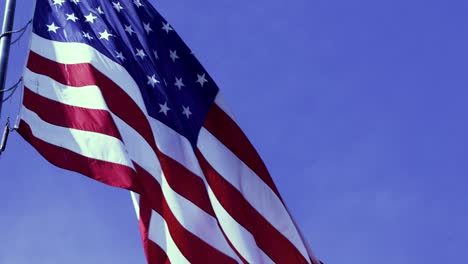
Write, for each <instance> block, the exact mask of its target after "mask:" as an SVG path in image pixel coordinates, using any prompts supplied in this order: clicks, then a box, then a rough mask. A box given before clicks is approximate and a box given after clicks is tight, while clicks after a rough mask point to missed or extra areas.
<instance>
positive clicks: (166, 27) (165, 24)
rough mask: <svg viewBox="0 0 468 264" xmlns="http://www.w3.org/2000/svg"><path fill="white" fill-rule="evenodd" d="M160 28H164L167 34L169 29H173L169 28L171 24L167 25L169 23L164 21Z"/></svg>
mask: <svg viewBox="0 0 468 264" xmlns="http://www.w3.org/2000/svg"><path fill="white" fill-rule="evenodd" d="M162 29H163V30H165V31H166V33H168V34H169V31H171V30H173V29H172V28H171V25H169V23H164V22H163V27H162Z"/></svg>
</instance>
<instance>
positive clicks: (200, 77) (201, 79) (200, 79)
mask: <svg viewBox="0 0 468 264" xmlns="http://www.w3.org/2000/svg"><path fill="white" fill-rule="evenodd" d="M197 77H198V80H197V83H199V84H200V85H201V87H203V84H205V83H206V82H208V80H206V78H205V74H202V75H199V74H197Z"/></svg>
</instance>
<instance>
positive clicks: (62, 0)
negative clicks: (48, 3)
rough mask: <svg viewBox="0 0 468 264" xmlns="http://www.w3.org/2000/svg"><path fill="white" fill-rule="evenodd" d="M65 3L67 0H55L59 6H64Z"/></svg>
mask: <svg viewBox="0 0 468 264" xmlns="http://www.w3.org/2000/svg"><path fill="white" fill-rule="evenodd" d="M63 3H65V0H54V2H53V4H54V5H59V6H62V4H63Z"/></svg>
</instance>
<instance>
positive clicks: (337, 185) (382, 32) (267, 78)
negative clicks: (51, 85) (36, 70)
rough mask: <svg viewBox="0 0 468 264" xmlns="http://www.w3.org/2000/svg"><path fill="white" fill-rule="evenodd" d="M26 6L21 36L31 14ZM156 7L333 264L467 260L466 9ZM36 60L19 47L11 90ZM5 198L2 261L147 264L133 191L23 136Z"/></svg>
mask: <svg viewBox="0 0 468 264" xmlns="http://www.w3.org/2000/svg"><path fill="white" fill-rule="evenodd" d="M17 2H18V8H17V13H16V14H17V16H16V20H15V22H16V23H15V24H16V26H17V27H19V26H20V25H22V24H24V23H25V22H26V21H27V20H29V19H30V17H31V12H32V10H31V4H30V0H18V1H17ZM152 2H153V3H154V4H155V6H156V8H157V9H158V10H159V11H160V12H161V13H162V14H163V15H164V16H165V17H166V19H167V20H168V21H169V22H171V23H172V25H173V26H174V28H175V29H176V30H177V32H178V33H179V34H180V35H181V36H182V38H183V39H184V40H185V42H186V43H187V44H188V45H189V46H190V47H191V48H192V50H193V51H194V53H195V54H196V55H197V57H198V58H199V59H200V61H201V62H202V63H203V65H204V66H205V67H206V68H207V70H208V71H209V72H210V74H211V76H212V77H213V78H214V79H215V80H216V81H217V83H218V85H219V86H220V88H221V89H222V91H223V93H224V97H225V99H226V101H227V102H228V103H229V105H230V106H231V109H232V110H233V112H234V114H235V116H236V118H237V120H238V121H239V123H240V124H241V126H242V127H243V129H244V131H245V132H246V133H247V135H248V136H249V137H250V139H251V140H252V142H253V144H254V145H255V146H256V147H257V149H258V151H259V152H260V154H261V156H262V157H263V159H264V160H265V162H266V163H267V166H268V167H269V168H270V171H271V173H272V175H273V177H274V179H275V181H276V183H277V185H278V188H279V189H280V191H281V193H282V194H283V197H284V200H285V201H286V203H287V204H288V206H289V207H290V209H291V211H292V212H293V214H294V216H295V218H296V220H297V222H298V223H299V225H300V226H301V229H302V231H303V233H304V234H305V235H306V237H307V238H308V240H309V242H310V244H311V245H312V247H313V249H314V250H315V251H316V253H317V255H318V256H319V257H320V258H321V259H323V260H324V261H325V262H326V263H327V264H331V263H359V264H374V263H379V264H390V263H392V264H394V263H399V264H405V263H408V264H409V263H412V264H414V263H425V264H435V263H463V262H464V261H466V260H465V258H464V256H463V255H462V252H465V249H466V245H467V244H468V228H467V227H466V223H468V213H467V212H468V195H467V187H466V186H467V184H468V162H467V158H468V104H467V101H468V48H467V47H468V28H467V25H468V23H467V22H468V21H467V19H466V14H467V11H468V2H467V1H461V0H453V1H449V2H441V1H432V0H425V1H422V0H405V1H403V0H394V1H371V0H358V1H344V0H331V1H314V0H269V1H262V0H257V1H244V0H240V1H228V0H217V1H212V0H205V1H191V0H173V1H167V0H160V1H152ZM0 6H2V12H1V13H3V6H4V0H0ZM2 16H3V14H2ZM26 49H27V40H26V39H23V41H22V42H21V43H20V44H19V45H15V46H14V47H13V48H12V55H11V60H10V69H9V78H8V81H9V83H13V82H14V81H15V80H17V78H18V77H19V76H20V75H21V71H22V67H23V64H24V60H25V55H26V53H25V51H26ZM18 108H19V98H18V96H16V97H14V100H12V101H11V102H8V103H6V104H5V105H4V111H3V113H2V114H3V115H2V117H1V123H2V124H3V123H4V121H5V118H6V116H11V117H12V118H13V117H14V116H15V115H16V113H17V111H18ZM0 186H1V187H2V189H1V191H0V203H1V204H2V205H1V207H0V208H1V209H2V210H1V213H0V234H1V235H0V245H1V247H0V263H15V264H22V263H70V264H74V263H80V264H81V263H122V264H124V263H145V260H144V256H143V250H142V247H141V242H140V238H139V231H138V226H137V220H136V217H135V214H134V211H133V208H132V204H131V200H130V196H129V194H128V193H127V192H126V191H123V190H118V189H114V188H111V187H107V186H104V185H102V184H100V183H97V182H94V181H91V180H89V179H87V178H85V177H81V176H79V175H77V174H74V173H70V172H66V171H63V170H60V169H57V168H54V167H53V166H51V165H49V164H48V163H46V161H45V160H44V159H42V158H41V157H40V156H39V155H38V154H37V153H36V152H35V150H33V149H32V148H31V147H30V146H29V145H27V144H26V143H25V142H24V141H23V140H22V139H21V138H20V137H19V136H18V135H17V134H13V135H12V137H11V138H10V141H9V145H8V149H7V152H6V154H5V155H3V156H2V157H1V158H0Z"/></svg>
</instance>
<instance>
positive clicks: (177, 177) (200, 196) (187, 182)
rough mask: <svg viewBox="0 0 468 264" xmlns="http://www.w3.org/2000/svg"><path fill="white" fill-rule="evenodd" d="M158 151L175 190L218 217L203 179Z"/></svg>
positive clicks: (162, 165) (165, 173) (166, 174)
mask: <svg viewBox="0 0 468 264" xmlns="http://www.w3.org/2000/svg"><path fill="white" fill-rule="evenodd" d="M157 151H158V157H159V162H160V163H161V168H162V170H163V172H164V175H165V176H166V177H165V178H166V180H167V182H168V184H169V186H171V188H172V189H173V190H175V191H176V192H177V193H178V194H180V195H181V196H183V197H185V198H186V199H187V200H189V201H191V202H192V203H194V204H195V205H196V206H198V207H199V208H200V209H202V210H203V211H205V212H206V213H207V214H209V215H211V216H213V217H215V218H216V216H215V213H214V210H213V207H212V206H211V202H210V198H209V196H208V191H207V189H206V186H205V183H204V182H203V180H202V179H201V178H200V177H198V176H197V175H195V174H194V173H193V172H191V171H190V170H188V169H187V168H185V167H184V166H183V165H181V164H180V163H178V162H177V161H175V160H173V159H172V158H170V157H168V156H166V155H164V153H162V152H161V151H159V149H158V150H157Z"/></svg>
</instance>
